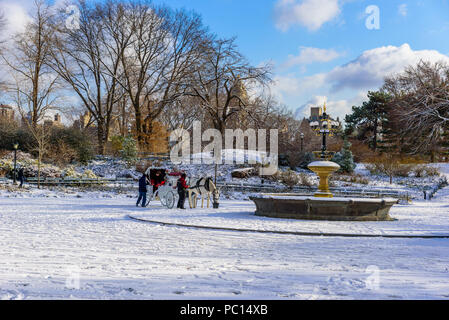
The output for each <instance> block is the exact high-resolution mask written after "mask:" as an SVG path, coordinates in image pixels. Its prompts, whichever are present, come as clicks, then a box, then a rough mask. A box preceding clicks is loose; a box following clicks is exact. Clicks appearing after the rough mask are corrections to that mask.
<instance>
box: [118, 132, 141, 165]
mask: <svg viewBox="0 0 449 320" xmlns="http://www.w3.org/2000/svg"><path fill="white" fill-rule="evenodd" d="M120 154H121V157H122V159H123V160H125V161H126V162H127V163H128V165H132V164H135V163H136V161H137V155H138V154H137V142H136V140H135V139H134V138H133V137H132V136H128V137H126V138H124V139H123V144H122V150H121V152H120Z"/></svg>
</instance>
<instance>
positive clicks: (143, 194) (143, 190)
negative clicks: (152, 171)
mask: <svg viewBox="0 0 449 320" xmlns="http://www.w3.org/2000/svg"><path fill="white" fill-rule="evenodd" d="M149 184H150V183H149V182H148V176H147V175H146V174H145V173H144V174H143V175H142V177H141V178H140V179H139V198H138V199H137V203H136V207H138V206H139V203H140V201H141V200H142V207H143V208H144V207H146V203H147V191H148V190H147V185H149Z"/></svg>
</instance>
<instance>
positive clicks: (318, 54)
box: [281, 47, 342, 68]
mask: <svg viewBox="0 0 449 320" xmlns="http://www.w3.org/2000/svg"><path fill="white" fill-rule="evenodd" d="M340 56H342V54H341V53H339V52H337V51H335V50H334V49H320V48H311V47H301V48H300V52H299V55H297V56H293V55H289V57H288V59H287V61H286V62H285V63H283V64H282V65H281V68H291V67H293V66H296V65H307V64H311V63H314V62H329V61H332V60H334V59H337V58H339V57H340Z"/></svg>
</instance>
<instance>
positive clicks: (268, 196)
mask: <svg viewBox="0 0 449 320" xmlns="http://www.w3.org/2000/svg"><path fill="white" fill-rule="evenodd" d="M252 197H253V198H256V199H257V198H258V199H273V200H308V201H317V202H321V201H338V202H345V203H346V202H351V201H352V202H373V203H381V202H383V201H385V202H394V203H396V202H397V201H398V199H394V198H345V197H333V198H321V197H313V196H295V195H272V194H263V193H262V194H260V195H257V196H252Z"/></svg>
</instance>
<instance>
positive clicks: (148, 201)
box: [145, 195, 151, 207]
mask: <svg viewBox="0 0 449 320" xmlns="http://www.w3.org/2000/svg"><path fill="white" fill-rule="evenodd" d="M150 202H151V197H149V196H148V195H147V203H145V207H148V205H149V204H150Z"/></svg>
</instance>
